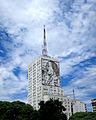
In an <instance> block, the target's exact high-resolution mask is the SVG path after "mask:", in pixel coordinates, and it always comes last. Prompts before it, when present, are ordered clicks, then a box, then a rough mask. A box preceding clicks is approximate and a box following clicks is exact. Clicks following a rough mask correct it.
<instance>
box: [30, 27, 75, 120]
mask: <svg viewBox="0 0 96 120" xmlns="http://www.w3.org/2000/svg"><path fill="white" fill-rule="evenodd" d="M50 98H53V99H59V100H60V101H62V102H63V105H64V106H65V108H66V114H67V116H68V118H69V116H71V115H72V105H73V104H72V103H73V100H71V99H70V98H69V97H67V96H64V91H63V89H62V88H61V86H60V66H59V62H58V61H57V60H56V59H55V58H53V57H50V56H48V54H47V44H46V34H45V26H44V41H43V49H42V55H41V56H40V57H38V58H37V59H36V60H34V61H33V62H32V63H31V64H30V65H29V67H28V103H29V104H30V105H32V106H33V107H34V108H35V109H39V105H38V103H39V102H40V101H42V100H44V101H47V100H49V99H50ZM73 110H74V109H73Z"/></svg>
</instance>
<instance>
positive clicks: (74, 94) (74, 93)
mask: <svg viewBox="0 0 96 120" xmlns="http://www.w3.org/2000/svg"><path fill="white" fill-rule="evenodd" d="M73 99H74V101H75V91H74V89H73Z"/></svg>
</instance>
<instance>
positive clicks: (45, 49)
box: [42, 25, 47, 56]
mask: <svg viewBox="0 0 96 120" xmlns="http://www.w3.org/2000/svg"><path fill="white" fill-rule="evenodd" d="M42 55H44V56H47V43H46V31H45V25H44V40H43V49H42Z"/></svg>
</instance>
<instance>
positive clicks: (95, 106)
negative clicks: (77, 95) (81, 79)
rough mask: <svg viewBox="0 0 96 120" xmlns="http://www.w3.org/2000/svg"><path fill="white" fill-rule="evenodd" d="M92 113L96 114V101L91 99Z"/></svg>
mask: <svg viewBox="0 0 96 120" xmlns="http://www.w3.org/2000/svg"><path fill="white" fill-rule="evenodd" d="M91 101H92V107H93V112H96V99H92V100H91Z"/></svg>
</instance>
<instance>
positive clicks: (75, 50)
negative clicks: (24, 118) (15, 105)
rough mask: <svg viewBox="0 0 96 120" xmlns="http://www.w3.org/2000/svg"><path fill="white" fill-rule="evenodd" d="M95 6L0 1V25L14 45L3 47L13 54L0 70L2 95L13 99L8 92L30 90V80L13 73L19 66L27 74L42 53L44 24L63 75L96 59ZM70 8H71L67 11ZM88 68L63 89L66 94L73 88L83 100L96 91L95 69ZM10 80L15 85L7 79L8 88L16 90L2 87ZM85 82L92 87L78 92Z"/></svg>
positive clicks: (41, 0) (50, 45) (25, 0)
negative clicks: (3, 27) (82, 76)
mask: <svg viewBox="0 0 96 120" xmlns="http://www.w3.org/2000/svg"><path fill="white" fill-rule="evenodd" d="M69 3H70V4H69ZM94 4H95V1H94V0H93V1H92V0H91V2H89V1H88V3H87V4H84V2H83V1H81V3H80V2H79V1H75V3H71V1H68V0H67V1H62V3H61V4H60V1H59V0H55V1H54V0H52V1H50V2H49V1H48V0H46V1H45V0H31V1H28V0H21V1H20V0H16V1H13V0H0V11H1V12H0V18H1V19H0V23H1V24H2V25H3V26H5V27H6V28H7V32H8V33H10V35H11V37H12V40H13V43H12V45H11V43H10V45H8V44H4V45H5V46H4V47H5V48H10V49H11V52H9V53H8V54H9V55H10V60H8V61H7V60H5V61H6V63H5V64H4V66H2V67H0V71H1V78H0V79H1V80H0V81H1V83H0V85H1V86H2V88H1V91H2V94H1V95H0V96H1V97H2V96H3V98H4V99H7V98H8V99H10V97H9V96H8V93H9V94H15V93H18V92H19V91H20V90H21V89H22V88H24V87H25V88H26V87H27V86H26V85H27V77H26V76H25V75H24V74H21V75H20V77H19V78H18V77H17V76H15V75H14V74H13V73H12V70H13V69H14V68H15V67H16V66H20V67H21V69H23V70H25V71H27V67H28V64H29V63H30V62H31V61H32V60H33V59H34V58H35V57H37V56H38V55H39V54H41V49H42V41H43V30H42V29H43V25H44V24H45V25H46V31H47V33H46V34H47V35H46V36H47V43H48V51H49V55H52V56H56V57H57V58H59V60H60V66H61V75H68V74H71V72H72V71H74V70H73V65H77V64H79V63H80V62H82V61H84V60H87V59H89V58H91V57H93V56H95V55H96V49H95V48H96V42H95V37H94V36H95V34H94V30H95V28H94V27H95V26H96V24H95V21H96V17H95V16H96V15H95V14H96V12H95V10H94V9H93V7H94ZM60 5H61V7H60ZM68 5H70V6H71V9H68V7H69V6H68ZM0 51H1V52H3V51H2V50H0ZM72 55H73V56H72ZM87 69H88V70H87V71H85V72H84V78H82V79H79V78H77V79H75V80H73V81H71V83H69V85H68V86H66V87H64V89H65V91H66V93H71V91H70V90H71V89H70V88H72V89H73V88H74V87H75V88H76V92H77V95H78V94H79V95H80V96H82V97H84V96H86V97H87V95H88V92H89V91H90V92H91V93H92V92H94V90H95V86H94V84H93V83H92V82H93V81H94V80H93V79H95V72H94V71H95V68H94V66H92V68H87ZM2 71H3V72H2ZM5 75H6V76H5ZM88 75H89V76H88ZM8 77H11V78H12V79H14V82H13V81H12V80H11V79H8V83H6V86H8V85H9V84H11V83H12V82H13V83H12V84H13V86H14V88H13V87H12V86H10V88H6V89H5V88H4V87H3V86H4V85H3V84H4V83H5V81H4V78H8ZM89 78H90V80H91V81H90V80H89ZM92 78H93V79H92ZM83 83H84V87H86V86H89V88H88V87H86V91H85V90H84V91H83V89H82V90H81V92H79V89H78V88H77V87H79V85H81V84H83ZM15 85H16V86H15ZM81 87H82V86H81ZM7 91H8V92H7ZM0 93H1V92H0ZM6 96H7V98H6ZM1 99H2V98H1Z"/></svg>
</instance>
